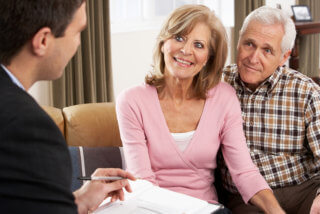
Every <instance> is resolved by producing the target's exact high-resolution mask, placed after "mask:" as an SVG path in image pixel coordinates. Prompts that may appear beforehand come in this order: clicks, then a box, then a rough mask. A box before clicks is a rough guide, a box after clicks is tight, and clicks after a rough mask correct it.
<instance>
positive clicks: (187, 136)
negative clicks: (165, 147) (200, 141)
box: [171, 130, 195, 152]
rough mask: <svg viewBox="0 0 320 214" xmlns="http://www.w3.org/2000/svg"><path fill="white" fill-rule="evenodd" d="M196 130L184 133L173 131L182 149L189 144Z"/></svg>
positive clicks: (173, 135) (174, 137)
mask: <svg viewBox="0 0 320 214" xmlns="http://www.w3.org/2000/svg"><path fill="white" fill-rule="evenodd" d="M194 132H195V130H193V131H190V132H184V133H171V135H172V137H173V139H174V141H175V142H176V144H177V146H178V148H179V149H180V151H182V152H183V151H184V150H185V149H186V148H187V146H188V145H189V143H190V141H191V139H192V137H193V134H194Z"/></svg>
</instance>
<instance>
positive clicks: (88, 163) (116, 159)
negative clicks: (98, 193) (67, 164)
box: [69, 146, 125, 191]
mask: <svg viewBox="0 0 320 214" xmlns="http://www.w3.org/2000/svg"><path fill="white" fill-rule="evenodd" d="M69 152H70V155H71V162H72V182H71V190H72V191H75V190H77V189H79V188H80V186H81V185H82V182H83V181H80V180H78V179H77V178H78V177H80V176H83V177H86V176H90V175H91V174H92V173H93V172H94V171H95V170H96V169H97V168H122V169H125V159H124V155H123V151H122V147H82V146H79V147H77V146H76V147H73V146H69Z"/></svg>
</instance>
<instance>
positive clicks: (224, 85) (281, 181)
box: [0, 0, 320, 213]
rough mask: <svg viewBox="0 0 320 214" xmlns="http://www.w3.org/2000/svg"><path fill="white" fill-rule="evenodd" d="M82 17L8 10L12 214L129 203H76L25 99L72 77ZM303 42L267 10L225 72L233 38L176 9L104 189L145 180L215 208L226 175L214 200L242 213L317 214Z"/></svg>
mask: <svg viewBox="0 0 320 214" xmlns="http://www.w3.org/2000/svg"><path fill="white" fill-rule="evenodd" d="M85 4H86V1H85V0H69V1H68V3H66V1H64V0H63V1H61V0H53V1H50V4H49V2H47V1H42V0H34V1H32V2H30V1H27V0H12V1H0V8H1V10H2V12H1V13H0V27H1V29H2V30H1V33H0V41H1V42H0V63H1V68H0V82H1V84H0V91H1V92H0V94H1V95H0V99H1V102H0V109H1V112H2V114H1V120H0V121H1V123H0V124H1V125H0V126H1V129H0V170H1V174H0V181H1V182H0V204H1V209H2V211H3V212H5V213H21V212H24V213H77V212H78V213H87V212H88V211H92V210H94V209H96V207H97V206H98V205H99V204H100V203H101V202H102V200H104V199H105V198H106V197H112V200H117V199H121V200H123V190H122V189H123V188H126V189H127V190H128V191H130V190H131V189H130V185H129V184H128V182H127V180H126V179H124V180H120V181H116V182H110V183H105V182H102V181H90V182H87V183H86V184H85V185H84V186H82V187H81V188H80V189H79V190H77V191H76V192H74V193H73V194H72V193H71V191H70V179H71V175H70V173H71V170H70V167H71V163H70V157H69V155H68V150H67V146H66V143H65V141H64V140H63V137H62V136H61V134H60V133H59V130H58V128H57V127H56V126H55V124H54V123H53V121H52V120H50V119H49V117H48V115H46V114H45V113H44V112H43V111H42V110H41V108H40V107H39V106H38V105H37V104H36V102H35V101H34V100H33V99H32V98H31V97H30V95H28V94H27V93H26V92H25V91H26V90H28V89H29V88H30V87H31V86H32V84H34V83H35V82H36V81H39V80H52V79H56V78H58V77H60V76H61V75H62V71H63V69H64V67H65V65H66V64H67V62H68V61H69V60H70V58H71V57H72V56H73V55H74V53H75V51H76V49H77V47H78V45H79V42H80V40H79V38H80V32H81V31H82V30H83V29H84V28H85V26H86V21H87V20H86V14H85ZM48 14H49V15H48ZM294 39H295V28H294V24H293V22H292V21H291V19H290V18H289V17H288V16H286V15H285V14H283V12H282V11H281V10H278V9H272V8H269V7H261V8H259V9H257V10H255V11H253V12H252V13H251V14H250V15H249V16H248V17H247V18H246V20H245V22H244V25H243V27H242V29H241V32H240V39H239V43H238V57H237V65H232V66H228V67H226V68H224V64H225V60H226V56H227V38H226V33H225V29H224V27H223V25H222V24H221V22H220V21H219V19H218V18H217V17H216V16H215V15H214V13H212V12H211V11H210V10H209V9H208V8H207V7H205V6H201V5H186V6H182V7H180V8H177V9H176V10H175V11H174V12H173V13H172V14H171V15H170V16H169V17H168V19H167V21H166V22H165V23H164V25H163V27H162V30H161V32H160V34H159V36H158V40H157V44H156V48H155V52H154V65H153V71H152V72H151V73H150V74H149V75H147V76H146V79H145V84H143V85H140V86H136V87H133V88H130V89H128V90H126V91H124V92H123V93H122V94H121V95H120V96H119V98H118V100H117V116H118V120H119V127H120V133H121V138H122V141H123V146H124V151H125V156H126V161H127V166H128V171H129V172H125V171H122V170H120V169H98V170H97V171H96V172H95V173H94V175H95V176H108V175H111V176H122V177H124V178H128V179H131V180H134V179H135V177H134V176H137V177H140V178H143V179H147V180H149V181H151V182H153V183H154V184H155V185H159V186H161V187H164V188H168V189H170V190H173V191H177V192H181V193H185V194H188V195H191V196H194V197H197V198H200V199H203V200H206V201H209V202H213V203H214V202H217V201H218V198H217V193H216V191H215V188H214V186H213V184H214V182H215V177H214V173H213V172H214V170H217V169H219V170H221V174H222V175H223V176H222V184H218V186H219V187H221V186H222V185H223V186H224V187H225V190H224V191H226V192H225V193H224V196H226V198H227V200H226V202H225V205H226V206H227V207H228V208H229V209H230V210H231V211H232V212H233V213H259V212H265V213H285V212H287V213H309V212H311V213H319V212H320V205H319V203H320V199H319V197H320V196H316V194H317V189H318V188H319V187H320V181H319V180H320V178H319V168H320V159H319V156H320V148H319V143H318V141H319V140H320V129H319V128H320V123H319V122H318V121H319V120H318V118H319V112H320V109H319V98H320V96H319V92H318V91H319V87H318V86H317V85H316V84H315V83H313V82H312V80H310V79H309V78H308V77H306V76H304V75H302V74H300V73H298V72H297V71H293V70H290V69H289V68H287V67H285V66H283V65H284V63H285V62H286V60H287V59H288V57H289V55H290V51H291V49H292V46H293V43H294ZM62 50H64V51H62ZM221 79H222V81H221ZM239 101H240V102H239ZM243 127H244V129H243ZM219 151H221V153H220V152H219ZM219 154H221V155H219ZM217 160H219V161H218V164H219V166H218V168H217ZM225 212H229V210H227V209H226V210H225Z"/></svg>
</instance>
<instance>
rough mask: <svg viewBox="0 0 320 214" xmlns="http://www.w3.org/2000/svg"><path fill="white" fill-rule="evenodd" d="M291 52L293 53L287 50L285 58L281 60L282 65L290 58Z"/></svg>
mask: <svg viewBox="0 0 320 214" xmlns="http://www.w3.org/2000/svg"><path fill="white" fill-rule="evenodd" d="M290 54H291V51H287V52H286V53H285V54H283V59H282V60H281V62H280V65H279V66H282V65H283V64H284V63H285V62H286V61H287V60H288V58H289V56H290Z"/></svg>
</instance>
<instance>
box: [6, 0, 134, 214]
mask: <svg viewBox="0 0 320 214" xmlns="http://www.w3.org/2000/svg"><path fill="white" fill-rule="evenodd" d="M85 4H86V2H85V0H50V1H46V0H32V1H30V0H0V29H1V31H0V63H1V65H0V115H1V116H0V210H1V211H0V212H1V213H33V214H34V213H46V214H48V213H77V212H79V213H87V212H88V211H89V210H94V209H95V208H97V206H98V205H99V204H100V203H101V202H102V201H103V200H104V199H105V198H106V197H107V196H113V199H116V198H120V199H123V192H122V188H126V189H127V190H129V191H130V186H129V184H128V181H127V180H126V179H123V180H119V181H116V182H111V183H105V182H101V181H91V182H87V183H86V184H85V185H84V186H82V187H81V188H80V189H79V190H77V191H76V192H74V193H73V194H72V193H71V190H70V185H71V162H70V157H69V153H68V149H67V145H66V142H65V141H64V139H63V136H62V134H61V133H60V131H59V129H58V128H57V126H56V125H55V124H54V122H53V121H52V120H51V119H50V118H49V116H48V115H47V114H46V113H45V112H44V111H43V110H42V109H41V107H40V106H39V105H38V104H37V103H36V102H35V101H34V99H33V98H32V97H31V96H30V95H29V94H28V93H27V92H26V90H28V89H29V88H30V87H31V86H32V84H34V83H35V82H36V81H38V80H53V79H56V78H58V77H60V76H61V75H62V72H63V70H64V68H65V66H66V64H67V63H68V61H69V60H70V59H71V57H72V56H73V55H74V53H75V52H76V50H77V48H78V46H79V44H80V33H81V31H82V30H83V29H84V28H85V27H86V21H87V20H86V11H85V6H86V5H85ZM93 175H94V176H123V177H125V178H129V179H134V177H133V176H132V175H131V174H130V173H127V172H125V171H122V170H120V169H98V170H96V171H95V172H94V174H93Z"/></svg>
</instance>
